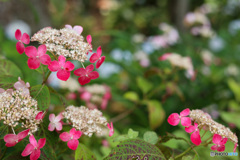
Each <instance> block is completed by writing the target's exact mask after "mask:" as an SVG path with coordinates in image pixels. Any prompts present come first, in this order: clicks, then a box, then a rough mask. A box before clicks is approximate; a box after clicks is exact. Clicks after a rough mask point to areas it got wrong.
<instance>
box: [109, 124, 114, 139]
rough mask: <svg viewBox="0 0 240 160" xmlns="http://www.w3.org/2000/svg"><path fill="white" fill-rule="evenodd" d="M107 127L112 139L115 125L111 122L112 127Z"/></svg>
mask: <svg viewBox="0 0 240 160" xmlns="http://www.w3.org/2000/svg"><path fill="white" fill-rule="evenodd" d="M107 127H108V129H109V137H111V136H112V135H113V134H114V129H113V123H112V122H111V126H110V124H109V123H108V124H107Z"/></svg>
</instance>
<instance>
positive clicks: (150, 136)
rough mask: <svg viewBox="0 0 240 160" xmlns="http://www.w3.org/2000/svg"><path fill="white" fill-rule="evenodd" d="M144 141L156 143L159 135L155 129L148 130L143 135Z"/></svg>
mask: <svg viewBox="0 0 240 160" xmlns="http://www.w3.org/2000/svg"><path fill="white" fill-rule="evenodd" d="M143 139H144V141H146V142H148V143H151V144H156V143H157V141H158V135H157V133H156V132H153V131H147V132H145V133H144V135H143Z"/></svg>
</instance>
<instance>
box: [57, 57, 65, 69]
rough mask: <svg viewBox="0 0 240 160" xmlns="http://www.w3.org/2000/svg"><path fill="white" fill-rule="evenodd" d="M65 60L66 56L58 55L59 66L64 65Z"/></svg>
mask: <svg viewBox="0 0 240 160" xmlns="http://www.w3.org/2000/svg"><path fill="white" fill-rule="evenodd" d="M65 61H66V58H65V57H64V56H63V55H60V56H59V57H58V62H59V65H60V66H61V67H64V64H65Z"/></svg>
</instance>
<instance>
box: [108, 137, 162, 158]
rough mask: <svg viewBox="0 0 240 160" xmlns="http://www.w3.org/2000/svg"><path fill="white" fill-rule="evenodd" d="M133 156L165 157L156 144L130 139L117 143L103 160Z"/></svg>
mask: <svg viewBox="0 0 240 160" xmlns="http://www.w3.org/2000/svg"><path fill="white" fill-rule="evenodd" d="M133 158H139V159H144V158H145V159H157V160H162V159H165V158H164V156H163V155H162V153H161V152H160V150H159V149H158V148H157V147H156V146H154V145H152V144H150V143H147V142H145V141H143V140H140V139H131V140H125V141H123V142H121V143H119V144H118V145H117V146H116V147H115V148H113V150H112V151H111V153H110V154H109V155H108V156H107V157H105V158H104V160H113V159H133Z"/></svg>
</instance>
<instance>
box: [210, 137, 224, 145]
mask: <svg viewBox="0 0 240 160" xmlns="http://www.w3.org/2000/svg"><path fill="white" fill-rule="evenodd" d="M221 140H222V136H220V135H219V134H214V135H213V139H212V141H213V143H214V144H218V145H220V143H221Z"/></svg>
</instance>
